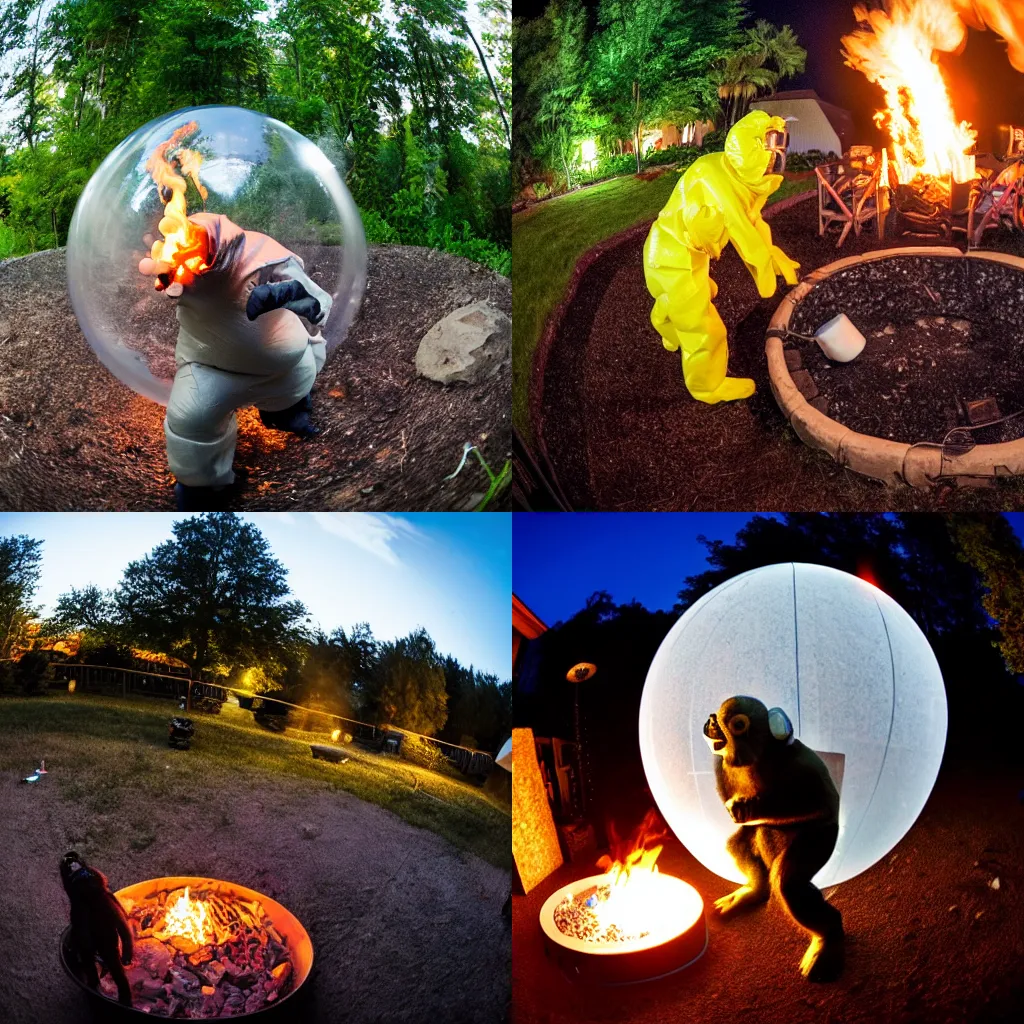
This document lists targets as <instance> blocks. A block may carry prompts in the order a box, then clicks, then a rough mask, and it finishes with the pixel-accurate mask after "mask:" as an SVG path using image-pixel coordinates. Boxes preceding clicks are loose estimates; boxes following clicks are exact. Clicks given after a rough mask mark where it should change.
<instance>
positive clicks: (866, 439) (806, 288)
mask: <svg viewBox="0 0 1024 1024" xmlns="http://www.w3.org/2000/svg"><path fill="white" fill-rule="evenodd" d="M915 255H916V256H922V255H930V256H943V257H946V258H949V259H958V258H959V259H986V260H990V261H991V262H995V263H1006V264H1009V265H1010V266H1013V267H1016V268H1017V269H1019V270H1022V271H1024V259H1021V258H1020V257H1017V256H1010V255H1008V254H1007V253H997V252H967V253H965V252H961V251H960V250H959V249H956V248H951V247H948V246H908V247H904V248H899V247H897V248H893V249H878V250H875V251H873V252H869V253H862V254H859V255H856V256H847V257H845V258H844V259H841V260H836V261H835V262H833V263H829V264H826V265H825V266H823V267H818V269H817V270H813V271H811V273H810V274H808V275H807V277H805V278H804V279H803V280H802V281H801V282H800V283H799V284H797V285H795V286H794V287H793V288H792V289H791V290H790V291H789V292H787V293H786V295H784V296H783V298H782V301H781V302H780V303H779V305H778V307H777V308H776V310H775V312H774V314H772V318H771V320H770V321H769V323H768V331H767V333H766V335H765V346H764V347H765V356H766V357H767V360H768V376H769V379H770V381H771V389H772V394H773V395H774V396H775V401H776V403H777V404H778V406H779V409H780V410H781V411H782V414H783V416H785V418H786V420H787V422H788V423H789V425H790V426H791V427H792V428H793V431H794V432H795V433H796V435H797V436H798V437H799V438H800V440H801V441H803V442H804V444H806V445H807V446H808V447H810V448H817V449H820V450H821V451H824V452H827V453H828V454H829V455H830V456H831V457H832V458H833V459H834V460H835V461H836V462H838V463H839V465H841V466H844V467H846V468H847V469H851V470H853V471H854V472H855V473H860V474H861V475H862V476H868V477H872V478H873V479H875V480H881V481H882V482H883V483H885V484H887V485H890V486H900V485H907V486H910V487H916V488H918V489H922V490H927V489H929V488H931V487H933V486H935V485H936V484H937V483H939V482H940V481H943V480H946V481H953V482H958V481H965V482H966V481H970V480H991V479H995V478H997V477H1006V476H1018V475H1021V474H1024V439H1022V440H1017V441H1004V442H1001V443H999V444H977V445H975V446H974V448H972V449H971V450H970V451H969V452H967V453H966V454H963V455H947V454H946V453H945V452H943V450H942V445H940V444H937V443H932V442H920V441H919V442H916V443H914V444H908V443H906V442H904V441H888V440H885V439H884V438H881V437H874V436H873V435H871V434H861V433H859V432H858V431H856V430H853V429H851V428H850V427H845V426H843V425H842V424H841V423H839V422H838V421H837V420H834V419H832V417H831V416H827V415H826V414H825V413H823V412H821V411H820V410H818V409H815V408H814V407H813V406H812V405H811V404H810V403H809V402H808V401H807V399H806V398H805V397H804V396H803V394H802V393H801V392H800V390H799V388H798V387H797V385H796V384H795V383H794V381H793V378H792V376H791V375H790V372H789V367H788V366H786V358H785V353H784V350H783V344H782V339H781V338H780V337H779V336H778V335H777V334H775V333H773V332H775V331H785V330H786V328H787V327H788V326H789V321H790V317H792V315H793V311H794V310H795V309H796V307H797V306H798V305H799V304H800V303H801V302H802V301H803V300H804V298H806V296H807V295H808V293H809V292H810V291H811V290H812V289H813V288H814V286H815V285H816V284H817V283H818V282H819V281H823V280H824V279H825V278H826V277H829V276H830V275H831V274H834V273H835V272H836V271H838V270H842V269H843V268H845V267H850V266H854V265H856V264H858V263H868V262H871V261H872V260H878V259H888V258H890V257H892V256H915Z"/></svg>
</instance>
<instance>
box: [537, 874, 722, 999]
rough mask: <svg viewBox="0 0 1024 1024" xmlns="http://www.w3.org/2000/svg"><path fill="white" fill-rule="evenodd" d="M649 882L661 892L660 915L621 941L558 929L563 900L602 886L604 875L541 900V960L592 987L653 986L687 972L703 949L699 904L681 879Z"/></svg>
mask: <svg viewBox="0 0 1024 1024" xmlns="http://www.w3.org/2000/svg"><path fill="white" fill-rule="evenodd" d="M654 883H655V884H656V885H657V886H658V889H659V890H660V891H661V896H660V899H659V909H660V910H661V911H662V915H661V916H660V919H658V920H652V921H651V925H650V931H649V932H648V934H646V935H643V936H639V937H636V938H631V939H627V940H625V941H609V940H604V939H601V938H593V939H591V938H587V939H583V938H579V937H577V936H576V935H573V934H569V933H567V932H565V931H563V930H562V929H561V928H560V927H559V924H558V917H559V911H560V910H561V908H562V907H564V905H565V904H566V901H567V900H570V901H571V900H575V899H577V898H580V897H581V894H583V895H584V896H585V895H586V894H587V892H588V890H596V889H600V888H601V887H602V886H605V885H607V884H608V876H607V875H591V876H590V877H588V878H580V879H578V880H577V881H575V882H570V883H569V885H563V886H562V887H561V888H559V889H558V890H556V891H555V892H553V893H552V894H551V895H550V896H549V897H548V898H547V900H546V901H545V902H544V906H543V907H541V911H540V926H541V930H542V931H543V932H544V948H545V951H546V952H547V955H548V956H549V957H550V958H551V959H553V960H554V961H555V962H556V963H557V964H558V965H559V967H561V968H562V970H563V971H564V972H565V973H566V974H567V975H569V977H571V978H573V979H574V980H579V981H581V982H584V983H586V984H592V985H624V984H631V983H635V982H640V981H653V980H654V979H656V978H662V977H665V975H668V974H674V973H675V972H676V971H681V970H682V969H683V968H684V967H689V966H690V964H692V963H693V962H694V961H695V960H697V959H699V958H700V957H701V956H702V955H703V953H704V950H705V949H707V945H708V927H707V922H706V921H705V918H704V901H703V900H702V899H701V898H700V894H699V893H698V892H697V890H696V889H694V888H693V886H692V885H690V884H689V882H684V881H683V880H682V879H681V878H674V877H673V876H672V875H663V874H657V875H655V879H654Z"/></svg>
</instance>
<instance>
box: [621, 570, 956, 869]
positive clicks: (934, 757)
mask: <svg viewBox="0 0 1024 1024" xmlns="http://www.w3.org/2000/svg"><path fill="white" fill-rule="evenodd" d="M739 694H744V695H748V696H751V697H757V698H758V699H759V700H761V701H763V702H764V704H765V705H766V706H767V707H769V708H771V707H780V708H782V710H783V711H785V712H786V714H787V715H788V716H789V718H790V720H791V721H792V723H793V731H794V735H795V736H796V738H797V739H799V740H800V741H801V742H802V743H804V744H805V745H806V746H808V747H810V748H811V749H812V750H815V751H817V752H819V753H820V754H822V755H823V760H824V761H825V763H826V765H827V766H828V768H829V770H830V772H831V773H832V776H833V779H834V780H837V782H838V785H837V788H838V789H839V839H838V841H837V843H836V848H835V851H834V852H833V854H832V857H831V859H830V860H829V861H828V863H827V864H826V865H825V866H824V867H823V868H822V869H821V871H819V872H818V874H817V875H816V876H815V881H816V883H817V884H818V885H822V886H825V885H834V884H836V883H838V882H843V881H846V880H847V879H849V878H853V877H854V876H855V875H858V874H860V872H862V871H865V870H866V869H867V868H869V867H870V866H871V865H872V864H874V863H875V862H876V861H878V860H880V859H881V858H882V857H884V856H885V855H886V853H888V852H889V850H891V849H892V848H893V847H894V846H895V845H896V844H897V843H898V842H899V841H900V839H902V838H903V836H904V835H905V834H906V833H907V831H908V830H909V828H910V826H911V825H913V823H914V821H915V820H916V818H917V816H918V815H919V814H920V813H921V809H922V807H924V804H925V801H926V800H927V799H928V794H929V793H930V792H931V789H932V786H933V785H934V783H935V777H936V775H937V774H938V770H939V763H940V761H941V760H942V752H943V749H944V747H945V744H946V692H945V688H944V686H943V683H942V675H941V673H940V671H939V666H938V663H937V662H936V660H935V655H934V654H933V653H932V649H931V647H930V646H929V644H928V641H927V639H926V638H925V636H924V634H923V633H922V632H921V630H920V629H918V627H917V624H916V623H915V622H914V620H913V619H912V618H911V617H910V616H909V615H908V614H907V613H906V612H905V611H904V610H903V609H902V608H901V607H900V606H899V605H898V604H897V603H896V602H895V601H893V600H892V598H890V597H889V596H888V595H887V594H884V593H883V592H882V591H881V590H879V589H878V588H877V587H874V586H872V585H871V584H870V583H866V582H865V581H864V580H861V579H858V578H857V577H856V576H851V575H849V574H848V573H844V572H840V571H838V570H837V569H830V568H827V567H825V566H820V565H805V564H793V563H785V564H781V565H770V566H766V567H764V568H761V569H755V570H753V571H751V572H747V573H744V574H742V575H740V576H737V577H735V578H733V579H731V580H728V581H726V582H725V583H723V584H721V586H718V587H716V588H715V589H714V590H712V591H711V592H710V593H708V594H705V595H704V597H702V598H701V599H700V600H699V601H697V602H696V604H694V605H693V607H692V608H690V609H689V610H688V611H687V612H686V613H685V614H684V615H683V616H682V617H681V618H680V619H679V621H678V622H677V623H676V624H675V625H674V626H673V627H672V629H671V630H670V631H669V634H668V636H667V637H665V640H664V641H663V642H662V644H661V647H659V649H658V652H657V654H656V655H655V657H654V660H653V662H652V663H651V667H650V670H649V672H648V674H647V680H646V682H645V684H644V691H643V696H642V699H641V702H640V750H641V754H642V757H643V763H644V770H645V772H646V774H647V781H648V783H649V784H650V787H651V792H652V794H653V795H654V799H655V800H656V801H657V804H658V807H659V809H660V810H661V812H662V814H663V815H664V817H665V820H666V821H667V822H668V824H669V826H670V827H671V828H672V830H673V832H675V834H676V835H677V836H678V837H679V839H680V841H681V842H682V843H683V844H684V845H685V846H686V847H687V849H688V850H689V851H690V852H691V853H692V854H693V855H694V856H695V857H696V858H697V859H698V860H699V861H700V862H701V863H702V864H703V865H704V866H705V867H706V868H708V869H709V870H710V871H713V872H714V873H715V874H717V875H720V876H721V877H723V878H728V879H731V880H732V881H735V882H741V881H743V875H742V873H741V872H740V871H739V869H738V868H737V867H736V864H735V863H734V861H733V860H732V858H731V857H730V856H729V854H728V853H727V852H726V849H725V841H726V839H727V838H728V837H729V836H730V835H731V834H732V833H733V832H734V831H735V830H736V828H737V827H738V826H737V825H736V824H735V823H734V822H733V820H732V818H731V817H730V816H729V814H728V812H727V811H726V810H725V807H724V806H723V804H722V801H721V798H720V797H719V795H718V791H717V789H716V787H715V775H714V768H715V765H714V758H715V755H714V754H713V753H712V752H711V750H710V748H709V747H708V745H707V742H706V740H705V738H704V735H703V727H704V723H705V722H706V721H707V719H708V716H709V715H710V714H711V713H712V712H715V711H717V710H718V708H719V707H720V705H721V704H722V703H723V701H725V700H726V699H728V698H729V697H734V696H736V695H739Z"/></svg>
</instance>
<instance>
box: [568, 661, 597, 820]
mask: <svg viewBox="0 0 1024 1024" xmlns="http://www.w3.org/2000/svg"><path fill="white" fill-rule="evenodd" d="M596 673H597V666H596V665H591V664H590V662H588V661H581V662H580V663H579V664H577V665H573V667H572V668H571V669H569V671H568V672H567V673H566V674H565V678H566V679H567V680H568V681H569V682H570V683H575V684H576V689H575V693H574V700H573V724H574V726H575V729H576V765H577V768H578V770H579V781H580V813H581V814H584V815H585V814H586V807H587V797H586V786H585V784H584V777H583V743H582V741H581V737H580V688H579V684H580V683H585V682H586V681H587V680H588V679H593V678H594V676H595V675H596Z"/></svg>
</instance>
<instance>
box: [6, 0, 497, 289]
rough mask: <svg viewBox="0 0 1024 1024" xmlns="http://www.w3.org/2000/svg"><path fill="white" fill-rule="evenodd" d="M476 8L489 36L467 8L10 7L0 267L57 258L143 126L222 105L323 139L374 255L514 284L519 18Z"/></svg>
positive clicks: (258, 2) (126, 3) (255, 4)
mask: <svg viewBox="0 0 1024 1024" xmlns="http://www.w3.org/2000/svg"><path fill="white" fill-rule="evenodd" d="M477 10H478V12H479V15H480V20H479V21H478V22H477V23H478V24H482V25H483V26H484V29H485V30H484V31H481V32H478V31H474V29H473V27H472V26H471V24H470V21H469V19H468V17H467V9H466V2H465V0H393V2H392V3H391V4H390V5H385V4H384V3H383V2H382V0H267V2H264V0H221V2H219V3H217V4H210V3H206V2H203V0H164V2H162V3H160V4H152V3H145V2H142V0H56V2H55V3H53V2H48V0H0V44H2V45H0V49H2V50H4V51H5V52H6V51H10V52H11V53H12V55H13V56H12V58H11V60H10V61H9V62H8V64H7V65H5V67H6V71H4V69H3V68H0V99H2V100H4V101H6V103H5V109H6V110H7V111H9V112H11V113H10V117H9V119H8V123H7V125H6V133H5V135H4V136H3V137H0V259H2V258H4V257H6V256H9V255H16V254H19V253H22V252H28V251H31V250H33V249H39V248H46V247H50V246H53V245H55V244H61V243H62V242H63V241H64V240H65V239H66V236H67V229H68V225H69V223H70V220H71V215H72V213H73V210H74V206H75V203H76V201H77V199H78V196H79V195H80V194H81V191H82V189H83V188H84V186H85V184H86V182H87V181H88V179H89V177H90V175H91V174H92V172H93V171H94V170H95V169H96V167H97V166H98V165H99V163H100V161H101V160H102V159H103V158H104V157H105V156H106V154H107V153H108V152H110V150H111V149H112V148H113V147H114V146H115V145H117V144H118V143H119V142H120V141H121V140H122V139H123V138H125V137H126V136H127V135H128V134H130V133H131V132H132V131H134V130H135V129H136V128H138V127H139V126H141V125H143V124H145V123H146V122H147V121H149V120H151V119H152V118H154V117H156V116H159V115H160V114H164V113H167V112H170V111H173V110H175V109H178V108H182V107H191V106H199V105H202V104H211V103H217V104H236V105H238V106H243V107H247V108H249V109H252V110H256V111H260V112H263V113H266V114H269V115H271V116H273V117H276V118H278V119H279V120H281V121H284V122H285V123H286V124H288V125H290V126H291V127H293V128H295V129H296V130H298V131H300V132H302V133H303V134H305V135H307V136H308V137H310V138H311V139H313V140H314V141H315V142H317V143H318V144H319V145H320V147H321V148H322V149H323V150H324V152H325V153H326V154H327V155H328V157H329V158H330V159H332V160H333V161H334V162H335V164H336V165H337V166H338V167H339V170H340V171H341V173H342V174H343V176H344V177H345V179H346V181H347V183H348V185H349V188H350V189H351V191H352V193H353V196H354V197H355V200H356V202H357V204H358V205H359V207H360V210H361V212H362V215H363V222H364V226H365V228H366V232H367V238H368V240H369V241H370V242H401V243H405V244H413V245H431V246H434V247H439V248H444V249H447V250H448V251H451V252H455V253H458V254H460V255H464V256H467V257H469V258H470V259H474V260H477V261H478V262H482V263H486V264H487V265H489V266H491V267H493V268H494V269H497V270H500V271H501V272H503V273H508V272H509V270H510V260H511V257H510V255H509V253H508V249H509V245H510V233H511V222H510V212H509V205H510V204H509V145H510V133H509V126H508V123H507V108H508V104H509V98H510V88H511V87H510V81H509V76H510V73H511V61H510V54H511V50H510V4H509V2H508V0H478V3H477ZM0 127H2V126H0Z"/></svg>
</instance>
